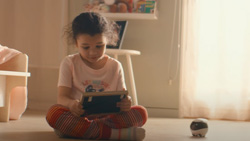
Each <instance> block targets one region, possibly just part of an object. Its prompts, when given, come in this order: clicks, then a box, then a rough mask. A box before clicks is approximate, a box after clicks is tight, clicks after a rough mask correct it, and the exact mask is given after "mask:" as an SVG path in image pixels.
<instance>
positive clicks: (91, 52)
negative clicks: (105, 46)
mask: <svg viewBox="0 0 250 141" xmlns="http://www.w3.org/2000/svg"><path fill="white" fill-rule="evenodd" d="M89 54H90V55H96V54H97V50H96V49H94V48H92V49H90V50H89Z"/></svg>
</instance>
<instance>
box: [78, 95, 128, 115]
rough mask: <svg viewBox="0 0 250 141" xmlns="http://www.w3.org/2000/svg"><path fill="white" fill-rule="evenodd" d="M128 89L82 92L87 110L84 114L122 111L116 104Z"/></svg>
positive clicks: (82, 102) (84, 107)
mask: <svg viewBox="0 0 250 141" xmlns="http://www.w3.org/2000/svg"><path fill="white" fill-rule="evenodd" d="M126 95H128V91H107V92H87V93H83V94H82V100H81V104H82V106H83V109H84V110H85V112H84V115H82V116H85V115H93V114H110V113H118V112H120V108H119V107H117V106H116V103H117V102H120V101H121V100H122V99H123V98H124V97H125V96H126Z"/></svg>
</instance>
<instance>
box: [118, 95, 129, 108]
mask: <svg viewBox="0 0 250 141" xmlns="http://www.w3.org/2000/svg"><path fill="white" fill-rule="evenodd" d="M131 103H132V100H131V97H130V96H126V97H125V98H123V99H122V100H121V102H117V107H120V109H121V111H123V112H126V111H129V110H130V109H131Z"/></svg>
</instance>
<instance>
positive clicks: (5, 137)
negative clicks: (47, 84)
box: [0, 111, 250, 141]
mask: <svg viewBox="0 0 250 141" xmlns="http://www.w3.org/2000/svg"><path fill="white" fill-rule="evenodd" d="M191 122H192V119H170V118H149V119H148V122H147V123H146V125H145V126H144V128H145V129H146V138H145V139H144V140H145V141H249V140H250V122H236V121H220V120H209V121H208V126H209V131H208V133H207V136H206V137H205V138H195V137H192V136H191V132H190V128H189V126H190V123H191ZM0 141H75V139H61V138H58V137H57V136H56V135H55V134H54V132H53V130H52V129H51V128H50V127H49V126H48V124H47V123H46V121H45V113H44V112H31V111H27V112H26V113H25V114H24V116H23V117H22V118H21V119H20V120H17V121H10V122H7V123H6V122H0Z"/></svg>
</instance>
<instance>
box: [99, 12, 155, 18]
mask: <svg viewBox="0 0 250 141" xmlns="http://www.w3.org/2000/svg"><path fill="white" fill-rule="evenodd" d="M100 14H102V15H103V16H105V17H107V18H110V19H122V20H157V17H158V12H155V13H100Z"/></svg>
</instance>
